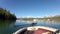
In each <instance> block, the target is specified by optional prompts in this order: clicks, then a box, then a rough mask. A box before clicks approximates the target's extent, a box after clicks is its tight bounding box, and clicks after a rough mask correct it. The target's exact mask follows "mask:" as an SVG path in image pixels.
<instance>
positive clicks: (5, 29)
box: [0, 20, 60, 34]
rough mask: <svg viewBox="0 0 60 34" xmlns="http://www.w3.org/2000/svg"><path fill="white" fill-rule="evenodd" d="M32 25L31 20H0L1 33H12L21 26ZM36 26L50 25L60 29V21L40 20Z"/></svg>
mask: <svg viewBox="0 0 60 34" xmlns="http://www.w3.org/2000/svg"><path fill="white" fill-rule="evenodd" d="M30 25H31V22H29V21H20V20H16V21H8V20H5V21H3V20H0V34H12V33H13V32H15V31H17V30H18V29H20V28H23V27H28V26H30ZM35 26H48V27H52V28H56V29H59V30H60V22H56V21H44V20H41V21H38V22H37V24H36V25H35Z"/></svg>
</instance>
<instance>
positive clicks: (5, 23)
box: [0, 20, 15, 34]
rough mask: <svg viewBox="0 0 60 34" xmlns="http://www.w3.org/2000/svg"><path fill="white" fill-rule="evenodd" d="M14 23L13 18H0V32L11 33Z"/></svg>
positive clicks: (0, 33) (2, 33)
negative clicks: (11, 19)
mask: <svg viewBox="0 0 60 34" xmlns="http://www.w3.org/2000/svg"><path fill="white" fill-rule="evenodd" d="M14 23H15V21H14V20H13V21H10V20H0V34H11V33H12V32H13V29H12V25H13V24H14Z"/></svg>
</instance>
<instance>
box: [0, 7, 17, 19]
mask: <svg viewBox="0 0 60 34" xmlns="http://www.w3.org/2000/svg"><path fill="white" fill-rule="evenodd" d="M0 19H3V20H15V19H16V16H15V15H14V14H11V13H10V11H8V10H6V9H3V8H0Z"/></svg>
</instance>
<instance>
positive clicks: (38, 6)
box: [0, 0, 60, 17]
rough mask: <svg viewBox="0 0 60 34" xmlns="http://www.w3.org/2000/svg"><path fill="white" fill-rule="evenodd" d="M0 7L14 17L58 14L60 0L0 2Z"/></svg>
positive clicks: (2, 0)
mask: <svg viewBox="0 0 60 34" xmlns="http://www.w3.org/2000/svg"><path fill="white" fill-rule="evenodd" d="M0 7H2V8H4V9H7V10H9V11H10V12H11V13H12V14H15V15H16V17H20V16H23V17H26V16H34V17H37V16H40V17H44V16H51V15H59V14H60V0H0Z"/></svg>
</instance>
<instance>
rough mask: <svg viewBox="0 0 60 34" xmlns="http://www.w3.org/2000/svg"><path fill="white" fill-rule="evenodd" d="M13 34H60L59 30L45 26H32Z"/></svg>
mask: <svg viewBox="0 0 60 34" xmlns="http://www.w3.org/2000/svg"><path fill="white" fill-rule="evenodd" d="M13 34H60V32H59V30H58V29H55V28H50V27H44V26H31V27H25V28H22V29H19V30H17V31H16V32H14V33H13Z"/></svg>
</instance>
